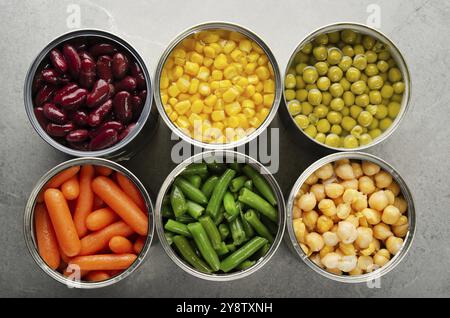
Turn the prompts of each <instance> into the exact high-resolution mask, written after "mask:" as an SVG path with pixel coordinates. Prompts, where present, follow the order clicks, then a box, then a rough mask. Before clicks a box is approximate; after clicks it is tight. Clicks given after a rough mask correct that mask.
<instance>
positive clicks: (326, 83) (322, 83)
mask: <svg viewBox="0 0 450 318" xmlns="http://www.w3.org/2000/svg"><path fill="white" fill-rule="evenodd" d="M330 85H331V81H330V79H329V78H328V77H325V76H323V77H320V78H319V79H318V80H317V88H318V89H320V90H321V91H327V90H328V88H330Z"/></svg>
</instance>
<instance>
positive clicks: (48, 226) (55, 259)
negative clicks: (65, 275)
mask: <svg viewBox="0 0 450 318" xmlns="http://www.w3.org/2000/svg"><path fill="white" fill-rule="evenodd" d="M34 224H35V229H36V239H37V245H38V250H39V255H41V257H42V259H43V260H44V262H45V263H46V264H47V265H48V266H49V267H50V268H52V269H57V268H58V267H59V264H60V263H61V257H60V255H59V246H58V242H57V240H56V234H55V230H54V229H53V225H52V221H51V220H50V216H49V215H48V213H47V210H46V209H45V206H44V205H43V204H38V205H36V208H35V210H34Z"/></svg>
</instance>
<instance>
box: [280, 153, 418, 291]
mask: <svg viewBox="0 0 450 318" xmlns="http://www.w3.org/2000/svg"><path fill="white" fill-rule="evenodd" d="M341 159H350V160H352V159H353V160H366V161H371V162H373V163H375V164H377V165H379V166H380V167H381V168H382V169H383V170H385V171H386V172H388V173H390V174H391V175H392V177H393V180H394V181H396V182H397V183H398V185H399V186H400V189H401V193H402V194H403V197H404V198H405V200H406V202H407V203H408V210H407V211H408V212H407V213H408V221H409V230H408V233H407V235H406V236H405V238H404V242H403V246H402V248H401V250H400V251H399V252H398V253H397V254H396V255H395V256H394V257H392V258H391V259H390V261H389V262H388V263H387V264H386V265H384V266H382V267H381V268H379V269H377V270H375V271H373V272H371V273H367V274H363V275H358V276H343V275H336V274H333V273H330V272H328V271H326V270H325V269H322V268H321V267H319V266H318V265H316V264H315V263H314V262H313V261H312V260H311V259H309V257H308V256H307V255H306V254H305V252H303V250H302V248H301V247H300V244H299V243H298V242H297V239H296V237H295V233H294V227H293V224H292V217H293V216H292V209H293V207H294V201H295V196H296V194H297V193H298V191H299V190H300V187H301V186H302V184H303V183H304V182H305V181H306V179H307V178H308V177H309V176H310V175H311V174H312V173H313V172H315V171H316V170H317V169H318V168H320V167H322V166H323V165H325V164H327V163H332V162H335V161H337V160H341ZM286 209H287V211H286V219H287V221H286V227H287V233H288V236H287V237H286V239H287V244H288V245H289V246H290V247H291V249H293V252H294V253H295V254H296V255H297V256H298V257H299V258H300V259H301V260H302V261H304V262H305V263H306V265H308V266H309V267H310V268H312V269H313V270H314V271H315V272H316V273H319V274H320V275H322V276H324V277H326V278H329V279H332V280H334V281H338V282H343V283H363V282H368V281H372V280H375V279H378V278H380V277H382V276H384V275H386V274H387V273H389V272H390V271H391V270H393V269H394V268H395V267H396V266H397V265H398V264H400V262H401V261H402V260H403V259H404V257H405V256H406V254H407V253H408V251H409V249H410V248H411V245H412V242H413V239H414V235H415V231H416V211H415V206H414V200H413V197H412V194H411V191H410V190H409V188H408V186H407V184H406V182H405V180H404V179H403V178H402V177H401V175H400V174H399V173H398V172H397V171H396V170H395V169H394V168H393V167H392V166H391V165H390V164H388V163H387V162H385V161H384V160H382V159H380V158H378V157H376V156H374V155H371V154H367V153H363V152H341V153H335V154H331V155H329V156H326V157H324V158H322V159H319V160H318V161H316V162H314V163H313V164H312V165H311V166H309V167H308V168H307V169H306V170H305V171H304V172H303V173H302V174H301V175H300V177H299V178H298V179H297V181H296V182H295V184H294V186H293V187H292V190H291V193H290V194H289V197H288V200H287V204H286Z"/></svg>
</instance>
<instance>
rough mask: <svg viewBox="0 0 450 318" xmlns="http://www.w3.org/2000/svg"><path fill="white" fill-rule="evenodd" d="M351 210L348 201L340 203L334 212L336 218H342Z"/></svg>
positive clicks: (346, 216)
mask: <svg viewBox="0 0 450 318" xmlns="http://www.w3.org/2000/svg"><path fill="white" fill-rule="evenodd" d="M351 212H352V208H351V207H350V204H348V203H341V204H339V205H338V206H337V208H336V214H337V216H338V218H340V219H342V220H344V219H346V218H348V216H349V215H350V213H351Z"/></svg>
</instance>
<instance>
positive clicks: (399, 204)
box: [393, 197, 408, 214]
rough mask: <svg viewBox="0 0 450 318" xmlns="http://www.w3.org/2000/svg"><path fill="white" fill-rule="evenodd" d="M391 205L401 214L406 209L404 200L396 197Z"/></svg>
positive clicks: (406, 205)
mask: <svg viewBox="0 0 450 318" xmlns="http://www.w3.org/2000/svg"><path fill="white" fill-rule="evenodd" d="M393 205H394V206H395V207H396V208H397V209H398V210H399V211H400V213H401V214H404V213H405V212H406V210H407V209H408V203H406V200H405V199H403V198H402V197H396V198H395V200H394V204H393Z"/></svg>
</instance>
